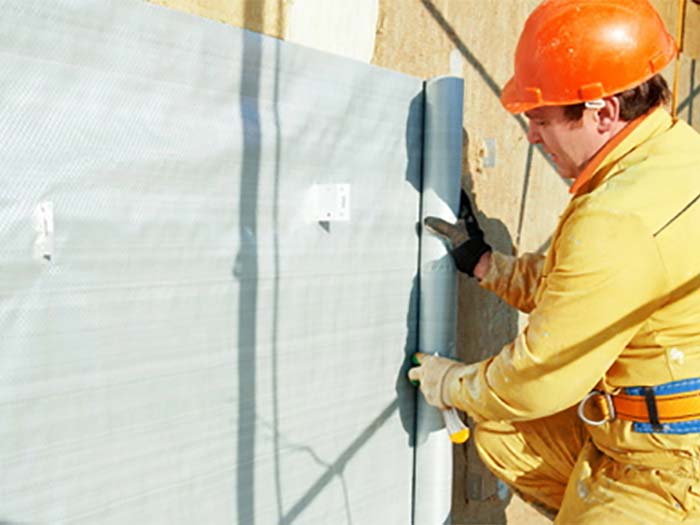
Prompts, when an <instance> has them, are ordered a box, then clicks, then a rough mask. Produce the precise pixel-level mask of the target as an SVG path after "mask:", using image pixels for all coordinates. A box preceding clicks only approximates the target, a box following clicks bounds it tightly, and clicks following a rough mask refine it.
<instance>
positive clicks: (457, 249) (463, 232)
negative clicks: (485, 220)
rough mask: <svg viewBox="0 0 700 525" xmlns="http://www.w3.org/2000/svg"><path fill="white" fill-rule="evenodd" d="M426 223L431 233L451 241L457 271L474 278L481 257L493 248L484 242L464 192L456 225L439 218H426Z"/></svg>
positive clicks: (451, 251) (482, 234)
mask: <svg viewBox="0 0 700 525" xmlns="http://www.w3.org/2000/svg"><path fill="white" fill-rule="evenodd" d="M424 223H425V226H426V228H428V229H429V230H430V231H432V232H433V233H435V234H437V235H440V236H441V237H443V238H445V239H447V240H449V241H450V244H451V247H452V249H451V250H450V253H451V254H452V258H453V259H454V261H455V265H456V266H457V269H458V270H459V271H460V272H462V273H466V274H467V275H469V276H470V277H474V268H476V265H477V264H478V263H479V260H480V259H481V256H482V255H484V254H485V253H486V252H490V251H491V246H489V245H488V244H487V243H486V241H484V232H483V231H482V230H481V228H480V227H479V223H478V222H477V221H476V217H475V216H474V212H473V211H472V206H471V202H470V201H469V197H468V196H467V194H466V193H465V192H464V190H462V193H461V196H460V203H459V216H458V218H457V222H456V223H455V224H450V223H449V222H447V221H444V220H442V219H439V218H437V217H426V218H425V221H424Z"/></svg>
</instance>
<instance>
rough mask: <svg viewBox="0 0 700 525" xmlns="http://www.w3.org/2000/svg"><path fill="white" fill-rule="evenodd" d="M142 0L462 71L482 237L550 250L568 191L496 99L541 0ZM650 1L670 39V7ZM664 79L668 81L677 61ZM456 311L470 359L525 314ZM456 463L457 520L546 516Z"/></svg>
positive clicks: (697, 84)
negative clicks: (524, 28)
mask: <svg viewBox="0 0 700 525" xmlns="http://www.w3.org/2000/svg"><path fill="white" fill-rule="evenodd" d="M147 1H151V2H153V3H156V4H161V5H163V6H166V7H170V8H174V9H179V10H183V11H186V12H189V13H193V14H196V15H200V16H205V17H209V18H213V19H216V20H220V21H222V22H225V23H229V24H232V25H235V26H239V27H243V28H246V29H250V30H253V31H258V32H262V33H265V34H267V35H271V36H276V37H280V38H287V39H290V40H293V41H296V42H299V43H302V44H304V45H309V46H312V47H316V48H318V49H321V50H325V51H330V52H333V53H338V54H343V55H345V56H351V57H353V58H355V59H358V60H363V61H371V63H372V64H375V65H379V66H382V67H385V68H390V69H394V70H398V71H401V72H404V73H408V74H410V75H414V76H419V77H423V78H430V77H434V76H439V75H444V74H453V75H458V76H463V77H464V79H465V94H464V136H463V154H464V155H463V157H464V160H463V181H462V182H463V186H464V187H465V188H466V189H467V190H468V191H469V192H470V193H471V194H472V195H473V197H474V204H475V207H476V210H477V214H478V216H479V218H480V220H481V222H482V225H483V228H484V230H485V232H486V235H487V238H488V240H489V241H490V242H491V244H492V245H493V246H494V247H495V248H496V249H499V250H502V251H506V252H510V251H513V252H520V253H522V252H524V251H537V250H540V251H541V250H545V249H546V247H547V243H548V240H549V238H550V235H551V232H552V230H553V227H554V225H555V223H556V220H557V218H558V214H559V213H560V211H561V210H562V209H563V207H564V206H565V204H566V202H567V200H568V198H569V195H568V192H567V186H566V184H565V183H564V182H563V181H562V180H561V179H560V178H559V177H558V176H557V175H556V174H555V172H554V171H553V169H552V167H551V166H550V164H549V163H548V161H547V159H546V158H545V157H544V156H543V155H542V153H541V152H540V150H539V149H537V148H533V147H531V146H530V145H529V144H528V142H527V140H526V136H525V130H526V122H525V121H524V120H523V119H522V118H521V117H513V116H511V115H509V114H508V113H507V112H505V111H504V110H503V109H502V107H501V105H500V103H499V101H498V95H499V93H500V88H501V86H503V84H504V83H505V82H506V81H507V80H508V78H509V76H510V75H511V73H512V55H513V50H514V48H515V45H516V42H517V36H518V34H519V30H520V28H521V27H522V25H523V23H524V21H525V19H526V17H527V15H528V14H529V13H530V12H531V11H532V10H533V9H534V8H535V7H536V6H537V5H538V3H539V0H507V1H502V0H356V1H351V0H343V1H334V2H320V1H318V0H317V1H312V0H239V1H233V2H232V1H230V0H147ZM652 1H653V3H654V4H655V6H656V7H657V9H658V10H659V12H660V14H661V16H662V17H663V18H664V20H665V22H666V24H667V26H668V28H669V30H670V31H671V33H672V34H674V35H675V34H676V32H677V29H676V24H677V20H678V17H677V5H678V2H677V1H676V0H652ZM686 9H687V11H686V31H685V43H684V47H685V53H686V55H685V56H684V57H683V59H682V70H681V78H680V82H679V116H680V117H681V118H683V119H685V120H687V121H688V122H690V123H691V124H692V125H693V126H694V127H695V128H696V129H700V96H698V95H700V68H698V65H697V60H698V59H699V58H700V6H699V5H697V4H695V3H694V2H691V1H688V3H687V8H686ZM370 49H371V52H369V51H368V50H370ZM664 74H665V76H666V78H667V79H668V81H669V83H671V82H672V79H673V66H669V68H668V69H667V70H666V71H665V73H664ZM459 316H460V317H459V319H460V322H459V341H460V343H461V346H460V348H459V353H460V356H461V357H462V358H463V359H464V360H466V361H476V360H479V359H482V358H485V357H487V356H489V355H491V354H493V353H494V352H497V351H498V350H499V349H500V348H501V347H502V345H503V344H506V343H507V342H509V341H510V340H512V338H513V337H514V336H515V335H516V334H517V332H518V330H519V329H520V327H522V325H523V322H524V321H525V319H524V318H523V317H522V316H519V315H518V314H517V313H515V312H514V311H513V310H512V309H510V308H509V307H507V306H506V305H504V304H503V303H502V302H501V301H500V300H498V299H497V298H495V297H493V296H491V295H489V294H488V293H486V292H483V291H482V290H481V289H479V288H478V287H477V286H475V285H474V283H473V282H470V281H468V280H466V279H463V280H462V281H461V283H460V303H459ZM455 460H456V462H455V465H456V467H455V468H456V470H455V491H454V519H455V523H506V522H508V523H518V524H530V525H535V524H537V523H545V521H543V520H542V518H540V517H539V516H537V515H535V514H533V513H530V512H529V511H528V510H527V508H526V507H524V506H523V505H522V504H521V503H519V501H518V500H517V498H515V497H512V496H511V495H509V494H508V493H507V491H505V490H503V488H502V487H499V486H498V484H497V483H496V481H495V480H494V478H493V477H492V476H491V475H490V474H489V473H488V472H486V471H485V469H484V467H483V466H482V465H481V464H480V462H479V460H478V458H476V456H475V454H474V451H473V449H472V447H471V445H469V444H468V445H466V446H465V447H458V448H456V449H455ZM499 488H500V489H501V490H499Z"/></svg>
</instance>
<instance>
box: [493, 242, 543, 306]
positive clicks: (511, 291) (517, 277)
mask: <svg viewBox="0 0 700 525" xmlns="http://www.w3.org/2000/svg"><path fill="white" fill-rule="evenodd" d="M490 255H491V260H490V264H489V269H488V272H487V273H486V275H485V276H484V278H483V279H482V280H481V281H480V283H479V284H481V286H482V287H484V288H486V289H487V290H491V291H492V292H494V293H495V294H496V295H498V296H499V297H500V298H501V299H503V300H504V301H505V302H507V303H508V304H509V305H511V306H514V307H515V308H517V309H518V310H520V311H522V312H525V313H530V312H531V311H532V309H533V308H534V307H535V292H536V291H537V287H538V286H539V283H540V280H541V277H542V267H543V266H544V255H540V254H538V253H525V254H523V255H521V256H520V257H513V256H510V255H505V254H502V253H499V252H492V253H491V254H490Z"/></svg>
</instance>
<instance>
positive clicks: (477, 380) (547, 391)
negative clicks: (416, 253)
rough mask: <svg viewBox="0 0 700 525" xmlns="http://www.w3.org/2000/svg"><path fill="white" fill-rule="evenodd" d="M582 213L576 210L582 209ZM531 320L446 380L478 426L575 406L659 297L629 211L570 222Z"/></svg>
mask: <svg viewBox="0 0 700 525" xmlns="http://www.w3.org/2000/svg"><path fill="white" fill-rule="evenodd" d="M579 211H581V210H579ZM552 249H554V250H556V251H555V254H554V255H555V263H554V267H553V269H552V271H551V272H550V273H549V274H547V275H545V276H543V277H542V279H543V280H544V281H543V283H542V287H543V288H542V290H541V291H540V292H538V303H537V307H536V309H535V310H533V312H532V314H531V315H530V319H529V324H528V326H527V327H526V328H525V330H524V331H523V332H522V333H521V334H520V335H519V336H518V337H517V339H516V340H515V341H513V342H512V343H511V344H509V345H507V346H506V347H505V348H503V349H502V350H501V352H500V353H499V354H498V355H497V356H495V357H493V358H491V359H488V360H486V361H482V362H480V363H476V364H474V365H470V366H467V365H463V366H460V367H456V368H454V369H453V370H451V371H450V373H449V375H448V377H446V381H448V383H447V385H446V386H447V388H448V389H449V390H448V391H449V393H450V397H451V399H452V402H453V403H454V404H455V406H457V407H458V408H461V409H463V410H465V411H467V412H468V413H470V414H471V415H472V416H474V417H475V418H476V419H477V420H479V419H482V420H483V419H493V420H504V421H513V420H528V419H536V418H539V417H544V416H546V415H549V414H553V413H556V412H558V411H560V410H563V409H565V408H567V407H570V406H572V405H573V404H575V403H576V402H577V401H579V400H580V399H581V398H582V397H583V396H584V395H585V394H586V393H587V392H588V391H590V390H591V389H592V388H593V387H594V386H595V385H596V383H598V381H599V380H600V379H601V378H603V376H604V375H605V373H606V371H607V370H608V369H609V368H610V366H611V365H612V364H613V363H614V362H615V360H616V359H617V357H618V356H619V355H620V353H621V352H622V351H623V350H624V349H625V347H626V345H627V343H628V342H629V341H630V340H631V338H632V337H633V336H634V334H635V333H636V332H637V331H638V330H639V328H640V326H641V325H642V324H643V323H644V322H645V321H646V320H647V319H648V318H649V316H650V315H651V314H652V313H653V312H654V311H655V310H656V309H657V308H658V307H659V305H660V304H661V303H662V302H663V301H664V290H667V289H668V288H667V287H666V286H667V285H666V273H665V269H664V267H663V264H662V262H661V259H660V257H659V254H658V252H657V250H656V245H655V241H654V238H653V236H652V235H651V234H650V233H649V231H648V228H647V227H646V226H645V225H644V224H642V222H641V221H640V220H639V219H638V218H637V217H636V216H634V215H631V214H621V213H615V212H613V211H606V210H596V209H594V210H588V211H585V212H583V213H576V214H574V215H572V216H571V217H569V219H568V220H567V223H566V224H564V226H563V228H562V231H561V234H560V235H558V237H557V239H556V241H555V245H554V246H553V248H552Z"/></svg>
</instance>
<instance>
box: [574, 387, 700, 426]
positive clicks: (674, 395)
mask: <svg viewBox="0 0 700 525" xmlns="http://www.w3.org/2000/svg"><path fill="white" fill-rule="evenodd" d="M589 403H593V404H594V405H595V406H596V407H597V408H598V409H599V411H600V412H601V414H602V416H603V417H602V419H600V420H591V419H590V418H588V417H587V416H586V414H585V411H586V407H587V405H588V404H589ZM578 415H579V417H580V418H581V420H582V421H584V422H585V423H587V424H589V425H593V426H600V425H603V424H605V423H607V422H609V421H613V420H615V419H620V420H623V421H631V422H632V423H633V430H634V431H636V432H643V433H651V432H655V433H665V434H690V433H695V432H700V378H693V379H683V380H681V381H672V382H670V383H664V384H663V385H657V386H639V387H627V388H623V389H622V391H621V392H620V393H618V394H614V395H613V394H610V393H608V392H604V391H601V390H593V391H592V392H590V393H589V394H587V395H586V397H584V398H583V399H582V400H581V402H580V403H579V407H578Z"/></svg>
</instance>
